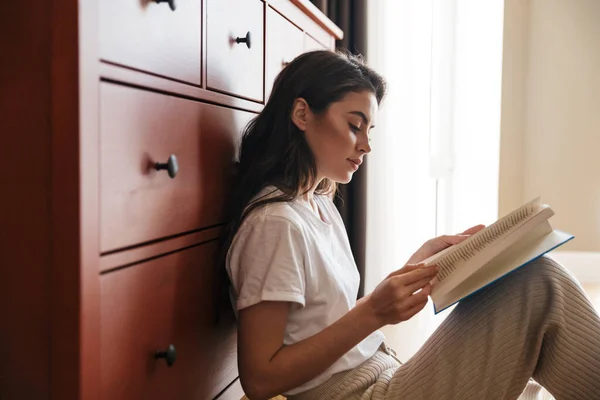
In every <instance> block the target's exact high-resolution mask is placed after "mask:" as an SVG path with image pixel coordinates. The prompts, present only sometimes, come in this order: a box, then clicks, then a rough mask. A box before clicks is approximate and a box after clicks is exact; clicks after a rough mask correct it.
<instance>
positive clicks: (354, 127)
mask: <svg viewBox="0 0 600 400" xmlns="http://www.w3.org/2000/svg"><path fill="white" fill-rule="evenodd" d="M348 126H349V127H350V130H351V131H352V132H354V133H358V132H360V128H359V127H358V126H356V125H354V124H350V123H349V124H348Z"/></svg>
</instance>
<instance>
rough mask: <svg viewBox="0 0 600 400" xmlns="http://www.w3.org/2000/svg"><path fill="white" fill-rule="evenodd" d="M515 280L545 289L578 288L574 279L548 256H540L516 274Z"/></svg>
mask: <svg viewBox="0 0 600 400" xmlns="http://www.w3.org/2000/svg"><path fill="white" fill-rule="evenodd" d="M517 275H520V276H519V277H518V278H517V280H519V281H521V282H522V283H524V284H526V285H528V286H530V285H542V286H547V287H553V288H559V287H573V286H579V283H578V282H577V280H576V279H575V277H574V276H573V275H572V274H571V273H570V272H569V271H568V270H567V269H566V268H565V267H564V266H563V265H561V264H560V263H559V262H558V261H556V260H554V259H553V258H552V257H549V256H546V255H544V256H542V257H540V258H538V259H536V260H534V261H532V262H530V263H529V264H528V265H526V266H524V267H523V268H521V270H520V271H518V272H517Z"/></svg>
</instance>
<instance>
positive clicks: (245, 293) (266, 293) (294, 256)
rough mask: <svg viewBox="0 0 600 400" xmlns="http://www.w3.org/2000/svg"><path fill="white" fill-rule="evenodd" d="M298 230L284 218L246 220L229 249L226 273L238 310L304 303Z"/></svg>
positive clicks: (301, 244)
mask: <svg viewBox="0 0 600 400" xmlns="http://www.w3.org/2000/svg"><path fill="white" fill-rule="evenodd" d="M304 243H305V242H304V238H303V236H302V234H301V232H300V230H299V229H298V228H297V227H296V226H295V225H294V224H293V223H292V222H291V221H289V220H287V219H286V218H283V217H276V216H265V217H263V218H257V219H254V220H252V221H246V222H245V223H244V224H243V225H242V227H241V228H240V229H239V230H238V233H237V235H236V238H235V240H234V241H233V243H232V245H231V248H230V250H229V253H230V254H229V258H228V263H227V268H228V273H229V276H230V278H231V281H232V283H233V286H234V290H235V296H236V307H237V309H238V310H241V309H243V308H246V307H250V306H252V305H254V304H257V303H259V302H261V301H288V302H293V303H298V304H300V305H301V306H304V304H305V297H304V295H305V289H306V280H305V273H304V271H305V269H304V262H305V254H306V246H305V244H304Z"/></svg>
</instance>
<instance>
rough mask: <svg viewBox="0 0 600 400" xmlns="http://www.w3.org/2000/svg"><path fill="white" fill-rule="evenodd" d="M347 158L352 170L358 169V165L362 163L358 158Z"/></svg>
mask: <svg viewBox="0 0 600 400" xmlns="http://www.w3.org/2000/svg"><path fill="white" fill-rule="evenodd" d="M347 160H348V163H349V164H350V166H351V167H352V169H353V170H354V171H356V170H358V167H360V164H362V160H361V159H360V158H348V159H347Z"/></svg>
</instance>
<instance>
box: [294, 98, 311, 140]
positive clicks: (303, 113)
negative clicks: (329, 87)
mask: <svg viewBox="0 0 600 400" xmlns="http://www.w3.org/2000/svg"><path fill="white" fill-rule="evenodd" d="M309 112H310V107H309V106H308V103H307V102H306V100H304V99H303V98H302V97H298V98H297V99H296V100H294V104H293V105H292V122H293V123H294V125H296V127H298V129H300V130H301V131H302V132H304V131H306V125H307V123H308V114H309Z"/></svg>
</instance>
